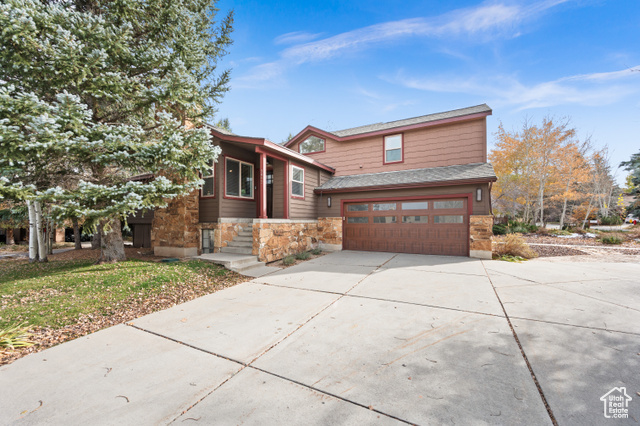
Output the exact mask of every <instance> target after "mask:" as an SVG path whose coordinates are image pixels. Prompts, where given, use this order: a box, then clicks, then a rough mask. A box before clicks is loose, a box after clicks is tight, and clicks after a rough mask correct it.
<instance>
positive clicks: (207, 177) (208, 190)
mask: <svg viewBox="0 0 640 426" xmlns="http://www.w3.org/2000/svg"><path fill="white" fill-rule="evenodd" d="M214 167H215V166H214V165H213V161H211V162H210V163H209V168H208V169H207V170H205V171H204V172H203V173H204V174H203V175H202V180H203V181H204V183H203V184H202V188H201V189H200V196H201V197H213V196H215V195H216V190H215V168H214Z"/></svg>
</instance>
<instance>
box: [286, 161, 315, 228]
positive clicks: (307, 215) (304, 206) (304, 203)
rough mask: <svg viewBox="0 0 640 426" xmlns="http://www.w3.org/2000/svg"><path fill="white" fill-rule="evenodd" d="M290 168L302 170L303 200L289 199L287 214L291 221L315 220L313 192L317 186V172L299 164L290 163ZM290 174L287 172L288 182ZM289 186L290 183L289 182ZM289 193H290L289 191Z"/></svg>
mask: <svg viewBox="0 0 640 426" xmlns="http://www.w3.org/2000/svg"><path fill="white" fill-rule="evenodd" d="M291 165H292V166H296V167H302V168H303V169H304V200H303V199H301V198H296V197H293V196H292V197H291V199H290V200H289V214H290V218H291V219H317V218H318V214H317V209H316V205H317V202H316V195H315V194H314V192H313V190H314V189H315V188H317V187H318V186H319V183H318V171H317V170H316V169H315V168H311V167H306V166H303V165H302V164H299V163H294V162H291ZM291 176H292V173H291V171H290V172H289V180H291ZM289 185H291V182H289ZM290 192H291V191H290Z"/></svg>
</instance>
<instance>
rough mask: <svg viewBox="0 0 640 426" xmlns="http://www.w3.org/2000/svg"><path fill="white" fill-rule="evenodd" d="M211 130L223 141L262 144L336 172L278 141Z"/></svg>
mask: <svg viewBox="0 0 640 426" xmlns="http://www.w3.org/2000/svg"><path fill="white" fill-rule="evenodd" d="M210 131H211V132H212V133H213V134H214V136H216V137H217V138H218V139H220V140H221V141H223V142H239V143H246V144H250V145H255V146H262V147H264V148H267V149H270V150H272V151H275V152H277V153H279V154H283V155H285V156H287V157H289V158H292V159H296V160H298V161H302V162H304V163H307V164H310V165H313V166H315V167H318V168H320V169H323V170H326V171H328V172H329V173H331V174H333V173H335V171H336V170H335V169H334V168H333V167H329V166H327V165H324V164H322V163H320V162H318V161H316V160H314V159H313V158H311V157H307V156H306V155H304V154H300V153H299V152H296V151H294V150H292V149H289V148H285V147H283V146H281V145H278V144H277V143H273V142H271V141H270V140H267V139H265V138H253V137H248V136H237V135H233V136H232V135H226V134H224V133H221V132H218V131H216V130H215V129H213V128H210Z"/></svg>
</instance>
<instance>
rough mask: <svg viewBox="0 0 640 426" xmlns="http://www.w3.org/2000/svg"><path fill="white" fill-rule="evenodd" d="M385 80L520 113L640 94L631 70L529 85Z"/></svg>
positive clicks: (490, 80)
mask: <svg viewBox="0 0 640 426" xmlns="http://www.w3.org/2000/svg"><path fill="white" fill-rule="evenodd" d="M385 79H386V80H387V81H389V82H394V83H398V84H401V85H402V86H405V87H408V88H411V89H419V90H425V91H430V92H443V93H464V94H472V95H478V96H482V97H484V98H485V99H487V100H491V102H492V103H495V104H502V105H512V106H515V107H516V108H517V109H518V110H524V109H529V108H541V107H551V106H555V105H567V104H577V105H587V106H596V105H609V104H612V103H615V102H617V101H619V100H621V99H623V98H624V97H627V96H629V95H631V94H633V93H637V92H639V91H640V78H639V77H638V76H637V75H636V73H634V72H633V71H631V70H630V69H625V70H620V71H611V72H600V73H592V74H580V75H574V76H568V77H563V78H559V79H557V80H552V81H546V82H540V83H534V84H529V85H527V84H523V83H521V82H520V81H519V80H518V79H517V78H515V77H513V76H491V77H486V78H479V77H471V78H468V79H452V78H449V77H446V78H415V77H407V76H405V75H404V73H403V72H399V73H398V75H396V76H395V77H394V78H391V79H389V78H385Z"/></svg>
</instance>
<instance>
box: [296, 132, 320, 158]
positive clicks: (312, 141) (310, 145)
mask: <svg viewBox="0 0 640 426" xmlns="http://www.w3.org/2000/svg"><path fill="white" fill-rule="evenodd" d="M321 151H324V139H320V138H319V137H317V136H309V137H308V138H307V139H305V140H304V141H302V142H301V143H300V153H301V154H311V153H312V152H321Z"/></svg>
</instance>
